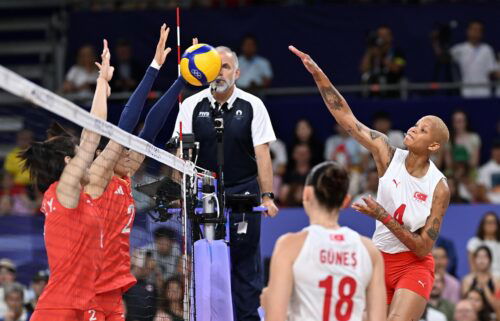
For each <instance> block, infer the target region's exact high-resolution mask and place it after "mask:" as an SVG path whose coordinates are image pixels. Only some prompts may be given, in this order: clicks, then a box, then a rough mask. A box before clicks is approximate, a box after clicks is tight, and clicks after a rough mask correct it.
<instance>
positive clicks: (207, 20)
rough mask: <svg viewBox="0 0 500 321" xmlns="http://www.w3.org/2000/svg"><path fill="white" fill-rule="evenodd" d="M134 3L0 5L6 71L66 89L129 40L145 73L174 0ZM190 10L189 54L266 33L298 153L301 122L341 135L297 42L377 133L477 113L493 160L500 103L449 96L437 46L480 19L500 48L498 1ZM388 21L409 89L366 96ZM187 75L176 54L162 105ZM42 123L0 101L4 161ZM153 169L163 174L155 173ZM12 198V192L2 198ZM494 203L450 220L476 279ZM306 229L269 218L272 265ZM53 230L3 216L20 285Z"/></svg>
mask: <svg viewBox="0 0 500 321" xmlns="http://www.w3.org/2000/svg"><path fill="white" fill-rule="evenodd" d="M123 3H127V1H116V2H114V1H95V2H86V1H51V0H38V1H37V0H32V1H30V0H23V1H10V0H3V1H1V2H0V21H1V22H0V63H1V64H2V65H4V66H6V67H11V68H13V69H14V70H17V71H19V72H20V73H21V74H24V75H25V76H26V77H27V78H29V79H32V80H34V81H35V82H37V83H39V84H41V85H43V86H44V87H47V88H49V89H51V90H53V91H56V92H60V89H61V85H62V82H63V79H64V76H65V74H66V72H67V71H68V69H69V68H70V67H71V66H72V65H73V64H74V63H75V61H76V55H77V51H78V49H79V48H80V47H81V46H83V45H86V44H91V45H93V46H94V47H95V48H99V47H100V42H101V39H102V38H106V39H108V40H109V42H110V44H111V48H113V45H114V44H115V43H116V42H117V41H118V40H121V39H126V40H127V41H128V42H129V43H130V44H131V47H132V52H133V57H134V59H135V60H136V61H137V62H138V63H139V64H141V65H142V66H143V67H144V69H145V66H147V65H148V64H149V63H150V60H151V59H152V57H153V53H154V47H155V46H154V44H155V43H156V40H157V36H158V32H157V30H158V27H159V26H160V24H161V23H162V22H166V23H167V24H168V25H170V26H171V27H174V24H175V10H174V9H173V7H175V3H174V2H173V1H172V2H170V1H165V2H162V1H158V2H157V3H159V4H162V3H163V4H162V5H158V4H156V5H155V4H154V3H155V2H154V1H151V2H148V3H151V4H150V5H144V6H143V7H145V8H135V7H134V5H131V7H132V9H128V10H124V9H121V8H120V4H123ZM130 3H137V2H136V1H131V2H130ZM165 3H166V4H165ZM180 4H181V6H182V9H181V24H182V28H181V42H182V47H183V48H186V47H187V45H189V43H190V39H191V37H194V36H196V37H198V38H199V39H200V41H201V42H205V43H209V44H212V45H214V46H217V45H227V46H230V47H231V48H233V49H235V50H236V51H237V52H238V51H239V48H240V41H241V39H242V37H243V36H244V35H246V34H248V33H251V34H253V35H256V38H257V40H258V54H259V55H260V56H263V57H265V58H267V59H268V60H269V61H270V63H271V65H272V69H273V79H272V82H271V86H270V87H268V88H265V89H262V90H259V91H258V92H257V93H258V94H259V95H261V97H262V98H263V100H264V103H265V105H266V107H267V108H268V111H269V114H270V116H271V120H272V123H273V126H274V129H275V131H276V134H277V136H278V138H280V139H281V140H282V141H283V142H284V143H285V144H286V146H287V147H288V148H289V149H291V147H292V145H293V144H294V141H293V137H294V129H295V126H296V124H297V122H298V121H299V120H300V119H303V118H305V119H308V120H309V121H310V123H311V124H312V126H313V128H314V131H315V138H316V139H317V140H318V141H319V142H320V143H321V145H323V144H324V142H325V140H326V139H327V138H328V137H329V136H330V135H332V134H334V130H333V127H334V120H333V118H332V117H331V116H330V115H329V113H328V111H327V109H326V108H325V107H324V104H323V102H322V100H321V97H320V96H319V95H318V94H317V91H316V89H315V87H314V86H313V85H314V84H313V82H312V80H311V78H310V76H309V75H308V74H307V73H306V72H305V71H304V69H303V68H302V66H301V64H300V62H299V61H298V60H297V59H296V57H294V56H293V55H292V54H290V53H289V52H288V49H287V46H288V45H289V44H293V45H295V46H297V47H298V48H299V49H302V50H304V51H306V52H308V53H309V54H310V55H311V56H312V57H313V58H315V59H316V61H317V62H318V64H319V65H320V66H321V67H322V69H323V70H324V71H325V72H326V74H327V75H329V76H330V78H331V80H332V82H333V83H334V84H335V85H338V86H339V87H340V89H342V88H344V89H346V94H345V96H346V98H347V99H348V101H349V103H350V105H351V107H352V109H353V111H354V113H355V114H356V116H357V117H358V118H359V119H360V120H361V121H362V122H364V123H365V124H367V125H371V123H372V119H373V115H374V114H375V113H377V112H380V111H384V112H387V113H388V114H389V115H390V118H391V119H392V127H393V128H394V129H396V130H401V131H403V132H405V131H406V130H407V128H409V127H410V126H411V125H412V124H413V123H414V122H415V120H416V119H418V118H419V117H420V116H422V115H426V114H435V115H438V116H440V117H442V118H443V119H444V120H445V121H446V122H447V124H448V126H451V122H450V119H451V114H452V112H453V111H454V110H455V109H457V108H460V109H462V110H464V111H465V112H466V114H467V116H468V119H469V121H470V125H471V128H472V129H473V130H474V131H475V132H476V133H478V134H479V136H480V137H481V141H482V145H481V151H480V155H481V156H480V165H482V164H484V163H486V162H487V161H488V160H489V159H490V154H491V152H490V151H491V147H492V144H493V141H494V140H495V139H498V138H500V127H499V118H500V117H499V115H500V99H499V98H495V97H490V98H481V99H465V98H462V97H460V94H459V90H458V86H459V83H458V82H456V81H459V80H457V79H454V83H453V84H452V87H453V86H454V88H455V89H449V90H443V89H440V88H441V87H440V85H439V84H437V82H439V81H442V80H443V79H440V78H439V77H436V76H435V75H433V70H434V65H435V60H436V57H435V55H434V53H433V51H432V47H431V40H430V33H431V31H432V30H435V29H436V26H437V24H441V25H446V24H449V23H450V22H451V21H454V23H456V24H454V25H456V27H453V28H452V29H451V43H452V44H455V43H458V42H462V41H464V40H465V30H466V27H467V23H468V22H469V21H471V20H473V19H480V20H481V21H482V22H483V23H484V26H485V38H484V41H485V42H486V43H488V44H490V45H491V46H492V47H493V48H494V50H495V51H500V38H499V37H498V35H497V34H496V31H497V30H500V20H498V12H500V4H499V3H498V2H494V1H491V2H489V1H481V2H475V1H467V2H457V3H455V2H454V3H448V2H447V1H430V2H423V3H420V2H415V1H412V2H399V1H394V2H391V3H388V2H383V3H378V2H376V1H362V2H361V1H360V2H357V1H343V2H339V3H333V1H332V2H329V1H290V3H286V1H269V2H263V3H260V2H259V1H240V2H238V1H213V4H210V5H208V6H196V5H194V4H191V5H186V3H185V2H183V1H180ZM169 6H171V7H172V8H169ZM380 25H388V26H389V27H390V28H391V29H392V31H393V35H394V40H395V44H396V45H397V46H398V47H399V48H401V49H402V50H403V51H404V53H405V59H406V68H405V72H404V82H403V83H402V84H403V86H402V90H401V91H400V92H399V93H398V94H397V95H396V96H397V97H396V98H382V97H378V96H376V97H366V96H363V95H362V92H363V91H365V90H366V87H361V86H358V85H359V84H360V72H359V62H360V60H361V57H362V55H363V52H364V51H365V49H366V38H367V35H368V33H369V32H370V31H372V30H374V29H376V28H377V27H378V26H380ZM172 29H173V28H172ZM174 34H175V31H174V30H172V31H171V34H170V37H169V41H168V45H169V46H171V47H172V48H174V47H175V35H174ZM112 53H113V52H112ZM112 62H113V57H112ZM499 70H500V67H499ZM176 75H177V66H176V57H175V54H171V56H169V57H168V58H167V62H166V64H165V66H164V67H163V70H162V72H161V73H160V76H159V77H158V80H157V81H156V83H155V87H154V89H155V92H152V93H151V99H153V98H155V97H157V96H158V92H162V91H164V90H165V89H167V88H168V87H169V85H170V84H171V82H172V81H173V80H174V79H175V78H176ZM412 84H420V85H421V86H420V87H419V88H420V89H415V90H413V89H412ZM417 87H418V86H417ZM372 89H374V90H376V89H377V88H376V87H372ZM192 90H193V88H191V90H189V91H187V92H186V94H190V93H192ZM67 97H69V98H71V99H72V100H74V101H75V102H77V103H78V104H80V105H81V106H82V107H83V108H87V107H88V97H82V96H78V95H71V94H69V95H67ZM126 97H128V94H127V93H126V92H124V93H116V92H114V95H113V96H112V97H111V99H110V101H109V117H108V120H109V121H110V122H113V123H116V122H117V120H118V117H119V115H120V112H121V108H122V106H123V102H124V100H123V99H124V98H126ZM151 102H152V100H151ZM150 105H151V104H150ZM147 109H148V107H147V108H145V111H144V113H143V115H145V114H146V113H147ZM176 114H177V110H174V111H173V112H172V113H171V116H170V117H169V121H168V122H167V125H166V126H165V128H164V130H163V132H162V134H161V135H160V137H159V138H158V140H157V145H158V146H162V145H163V144H164V142H165V141H166V139H167V138H168V137H169V135H170V133H171V131H172V128H173V122H174V120H175V116H176ZM35 115H36V116H34V114H33V109H31V108H30V105H28V104H26V103H22V102H20V101H19V100H17V99H15V98H13V97H12V96H8V95H6V94H5V93H4V92H1V93H0V131H1V138H0V144H1V148H0V151H1V157H2V158H3V157H5V155H6V154H7V153H8V152H9V151H10V150H11V149H12V148H13V147H14V146H15V144H16V134H17V133H18V132H19V130H20V129H22V128H23V127H24V128H28V129H30V130H32V131H34V133H35V138H41V137H43V135H44V131H45V129H46V127H47V126H48V124H49V123H50V122H51V120H52V117H51V115H49V114H47V113H41V112H39V113H35ZM34 118H36V121H35V120H34ZM288 152H290V150H289V151H288ZM474 170H475V169H473V171H474ZM476 170H477V169H476ZM151 171H152V173H154V171H155V169H154V168H153V169H151ZM3 174H5V173H3ZM3 176H4V175H3ZM4 190H5V186H3V185H2V195H4V194H3V192H4ZM485 202H486V200H485V199H477V200H475V199H473V200H471V203H472V204H469V205H457V204H452V205H451V206H450V209H449V211H448V214H447V216H446V219H445V221H444V226H443V230H442V235H443V236H444V237H446V238H448V239H450V240H452V241H453V242H454V245H455V249H456V251H457V259H458V269H457V275H458V276H459V277H463V276H464V275H465V274H467V273H468V262H467V252H466V243H467V241H468V240H469V239H470V238H471V237H473V236H474V235H475V233H476V229H477V226H478V223H479V220H480V219H481V217H482V215H483V214H484V213H485V212H487V211H490V210H491V211H494V212H496V213H497V215H498V214H499V213H500V206H499V205H496V204H479V203H485ZM341 222H344V223H345V224H347V225H348V226H351V227H353V228H354V229H356V230H358V231H360V232H361V233H363V234H365V235H371V233H372V231H373V228H374V224H373V222H372V221H370V220H369V219H367V218H365V217H362V216H361V214H359V213H355V212H353V211H352V210H346V211H344V212H343V213H342V219H341ZM306 224H307V218H306V216H305V215H304V213H303V211H302V210H301V209H300V208H294V207H288V206H285V205H283V204H282V206H281V211H280V213H279V215H278V217H277V218H275V219H265V220H263V224H262V239H261V240H262V255H263V258H264V259H265V258H266V257H269V256H270V254H271V251H272V247H273V245H274V242H275V240H276V239H277V237H279V235H281V234H283V233H285V232H288V231H297V230H299V229H300V228H302V227H303V226H305V225H306ZM166 225H169V224H168V223H167V224H166ZM158 226H159V225H158V224H157V223H153V222H151V220H149V219H148V218H147V216H145V215H137V219H136V223H135V226H134V229H133V233H132V236H131V239H132V247H134V248H138V247H144V246H148V243H152V240H153V238H152V236H151V235H152V233H153V230H154V229H156V228H157V227H158ZM42 233H43V218H42V217H41V216H40V215H38V214H33V215H32V216H28V217H26V216H24V217H20V216H19V215H16V213H3V214H2V215H1V216H0V258H9V259H11V260H13V261H14V263H15V264H16V266H17V276H16V278H17V280H18V281H19V282H21V283H23V284H25V285H26V286H28V285H29V283H30V281H31V279H32V276H33V275H35V273H36V272H37V271H39V270H42V269H45V268H46V267H47V266H46V255H45V253H44V247H43V235H42Z"/></svg>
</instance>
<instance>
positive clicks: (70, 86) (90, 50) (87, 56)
mask: <svg viewBox="0 0 500 321" xmlns="http://www.w3.org/2000/svg"><path fill="white" fill-rule="evenodd" d="M95 61H96V55H95V51H94V47H92V46H90V45H85V46H83V47H81V48H80V49H79V50H78V55H77V58H76V64H75V65H73V67H71V68H70V69H69V71H68V73H67V74H66V80H65V81H64V84H63V88H62V90H63V93H66V94H68V93H79V94H82V95H86V94H89V95H91V94H92V88H93V87H95V84H96V79H97V77H98V76H99V73H98V69H97V66H96V65H95V64H94V63H95Z"/></svg>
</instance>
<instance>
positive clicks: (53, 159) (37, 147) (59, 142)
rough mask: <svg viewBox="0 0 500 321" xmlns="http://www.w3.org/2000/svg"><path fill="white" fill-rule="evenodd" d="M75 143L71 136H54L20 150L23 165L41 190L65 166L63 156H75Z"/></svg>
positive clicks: (58, 174) (55, 178)
mask: <svg viewBox="0 0 500 321" xmlns="http://www.w3.org/2000/svg"><path fill="white" fill-rule="evenodd" d="M75 147H76V145H75V143H74V142H73V139H72V137H71V136H56V137H52V138H50V139H48V140H46V141H44V142H33V143H32V144H31V145H30V147H28V148H27V149H25V150H23V151H21V152H20V153H19V157H20V158H21V159H22V160H24V164H23V167H24V169H25V170H28V171H29V173H30V177H31V179H32V180H33V182H34V183H35V184H36V186H37V187H38V189H39V190H40V191H41V192H45V191H46V190H47V189H48V188H49V186H50V185H51V184H52V183H54V182H55V181H57V180H59V178H60V177H61V174H62V172H63V170H64V167H65V166H66V162H65V161H64V158H65V157H66V156H69V157H74V156H75Z"/></svg>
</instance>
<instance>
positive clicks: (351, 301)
mask: <svg viewBox="0 0 500 321" xmlns="http://www.w3.org/2000/svg"><path fill="white" fill-rule="evenodd" d="M304 230H305V231H307V232H308V233H307V237H306V239H305V241H304V244H303V245H302V249H301V250H300V253H299V255H298V256H297V259H296V260H295V262H294V263H293V268H292V269H293V291H292V298H291V302H290V305H289V308H288V320H289V321H319V320H323V321H334V320H343V321H347V320H349V321H361V320H363V311H364V309H365V303H366V288H367V287H368V284H369V283H370V280H371V277H372V271H373V268H372V260H371V257H370V253H369V252H368V250H367V249H366V247H365V245H364V244H363V241H362V240H361V237H360V235H359V234H358V233H356V232H355V231H353V230H351V229H349V228H348V227H341V228H338V229H327V228H325V227H322V226H319V225H311V226H309V227H307V228H305V229H304Z"/></svg>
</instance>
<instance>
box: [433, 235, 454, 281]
mask: <svg viewBox="0 0 500 321" xmlns="http://www.w3.org/2000/svg"><path fill="white" fill-rule="evenodd" d="M434 246H435V247H442V248H444V249H445V250H446V254H447V258H448V264H447V266H446V270H447V271H448V273H450V274H451V275H453V276H455V277H456V276H457V261H458V258H457V251H456V250H455V244H454V243H453V241H452V240H450V239H447V238H446V237H444V236H442V235H440V236H438V239H437V240H436V243H435V244H434Z"/></svg>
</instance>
